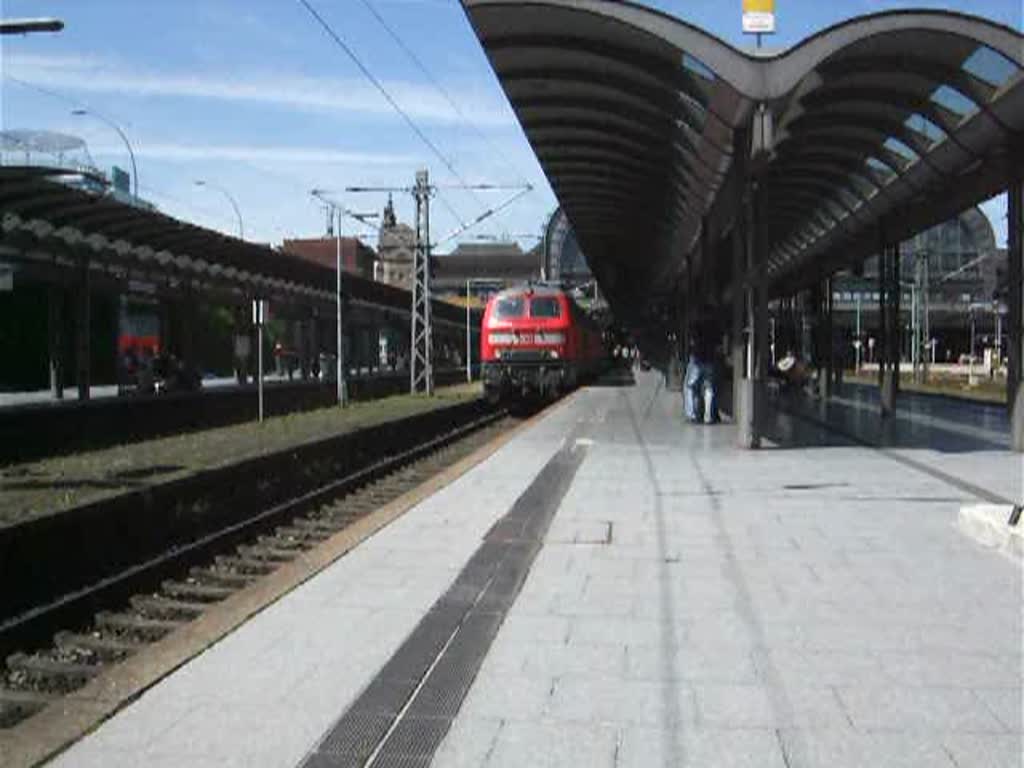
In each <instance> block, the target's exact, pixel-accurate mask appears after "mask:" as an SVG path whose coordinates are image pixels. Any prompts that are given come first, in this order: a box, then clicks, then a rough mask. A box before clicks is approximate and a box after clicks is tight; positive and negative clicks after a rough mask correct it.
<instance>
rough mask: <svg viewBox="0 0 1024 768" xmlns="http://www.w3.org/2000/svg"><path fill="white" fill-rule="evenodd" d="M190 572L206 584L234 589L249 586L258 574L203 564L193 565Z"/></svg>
mask: <svg viewBox="0 0 1024 768" xmlns="http://www.w3.org/2000/svg"><path fill="white" fill-rule="evenodd" d="M188 574H189V576H190V577H192V578H193V579H199V580H200V581H202V582H204V586H205V585H209V584H214V585H217V586H219V587H223V588H225V589H229V590H232V591H234V590H238V589H242V588H243V587H247V586H248V585H249V584H250V583H251V582H252V580H253V579H255V578H256V576H257V574H252V573H238V572H237V571H229V570H228V569H226V568H224V569H221V568H217V567H201V566H192V567H191V568H189V569H188Z"/></svg>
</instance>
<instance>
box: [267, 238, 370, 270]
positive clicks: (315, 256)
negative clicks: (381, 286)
mask: <svg viewBox="0 0 1024 768" xmlns="http://www.w3.org/2000/svg"><path fill="white" fill-rule="evenodd" d="M281 250H282V251H284V252H286V253H289V254H291V255H292V256H297V257H298V258H300V259H305V260H306V261H312V262H313V263H315V264H319V265H320V266H323V267H327V268H328V269H334V268H335V266H336V264H337V253H338V245H337V241H336V239H335V238H334V237H308V238H295V239H286V240H285V241H284V242H283V243H282V244H281ZM376 260H377V254H375V253H374V251H373V249H372V248H370V247H369V246H367V245H364V244H363V243H362V242H360V241H359V240H358V239H356V238H354V237H343V238H341V268H342V270H343V271H344V272H348V273H349V274H353V275H358V276H359V277H365V278H367V279H372V278H373V268H374V263H375V262H376Z"/></svg>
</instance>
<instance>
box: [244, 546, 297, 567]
mask: <svg viewBox="0 0 1024 768" xmlns="http://www.w3.org/2000/svg"><path fill="white" fill-rule="evenodd" d="M238 554H239V555H241V556H242V557H243V558H245V559H248V560H254V561H257V562H261V563H287V562H290V561H292V560H294V559H295V556H296V555H297V554H298V552H296V551H295V550H293V549H279V548H277V547H276V546H267V545H263V544H242V545H240V546H239V547H238Z"/></svg>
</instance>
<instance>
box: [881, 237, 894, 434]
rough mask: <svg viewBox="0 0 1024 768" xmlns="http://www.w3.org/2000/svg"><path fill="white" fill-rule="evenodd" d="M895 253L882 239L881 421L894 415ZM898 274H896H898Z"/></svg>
mask: <svg viewBox="0 0 1024 768" xmlns="http://www.w3.org/2000/svg"><path fill="white" fill-rule="evenodd" d="M896 253H898V252H897V251H895V249H893V247H892V246H890V245H889V244H888V243H887V242H886V241H885V239H884V235H883V239H882V242H881V248H880V249H879V254H878V325H879V339H878V344H877V345H876V348H877V349H878V385H879V405H880V407H881V415H882V417H883V418H889V417H890V416H892V415H893V411H894V409H895V408H896V376H897V375H898V372H899V368H898V366H897V363H896V359H897V358H898V357H899V340H898V338H896V336H897V334H896V330H895V329H896V327H897V326H898V324H899V314H898V306H899V305H898V304H897V303H896V298H897V297H896V294H897V293H898V292H899V282H897V283H896V285H895V287H894V286H893V280H892V276H893V273H894V270H898V265H897V266H895V267H894V263H895V262H898V259H897V258H895V256H896ZM897 274H898V273H897Z"/></svg>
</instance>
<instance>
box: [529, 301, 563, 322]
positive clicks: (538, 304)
mask: <svg viewBox="0 0 1024 768" xmlns="http://www.w3.org/2000/svg"><path fill="white" fill-rule="evenodd" d="M561 314H562V309H561V307H560V306H559V304H558V299H556V298H555V297H554V296H539V297H535V298H533V299H531V301H530V317H558V316H560V315H561Z"/></svg>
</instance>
